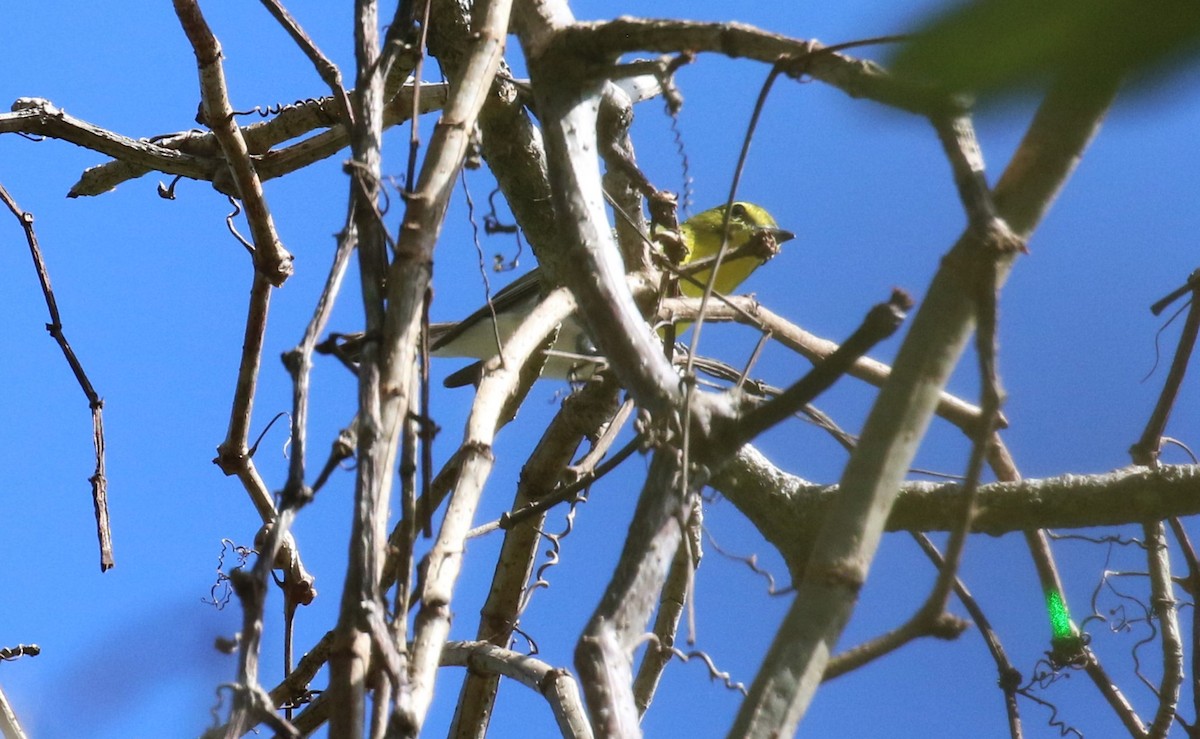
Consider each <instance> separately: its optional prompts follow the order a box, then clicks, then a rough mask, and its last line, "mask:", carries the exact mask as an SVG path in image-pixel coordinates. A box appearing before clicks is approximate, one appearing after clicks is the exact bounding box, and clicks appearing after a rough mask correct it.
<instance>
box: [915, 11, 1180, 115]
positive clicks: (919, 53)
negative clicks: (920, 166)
mask: <svg viewBox="0 0 1200 739" xmlns="http://www.w3.org/2000/svg"><path fill="white" fill-rule="evenodd" d="M1198 47H1200V0H1148V1H1146V2H1136V1H1134V0H979V1H978V2H973V3H970V4H968V5H964V6H961V7H958V8H955V9H953V10H950V11H949V12H947V13H945V14H944V15H942V16H941V17H938V18H936V19H934V20H933V21H931V22H930V23H929V24H928V25H927V26H926V27H925V28H923V29H921V30H920V31H918V32H917V34H916V38H915V39H914V40H913V41H912V42H911V43H910V44H908V45H907V46H905V47H904V48H903V49H901V51H900V52H899V53H898V54H897V55H896V57H895V58H894V59H893V64H892V67H893V69H894V70H895V71H896V72H897V73H898V74H905V75H913V76H917V77H920V78H923V79H928V80H931V81H933V82H935V83H937V84H940V85H943V86H945V87H947V88H949V89H952V90H955V91H972V92H976V93H980V94H987V93H994V92H1003V91H1007V90H1011V89H1015V88H1022V87H1028V86H1030V85H1033V84H1037V83H1039V82H1042V81H1044V80H1046V79H1048V78H1050V77H1051V76H1055V75H1057V74H1060V73H1064V72H1070V73H1073V74H1074V75H1076V76H1082V78H1086V77H1087V76H1089V75H1091V76H1094V77H1096V78H1105V77H1109V76H1111V75H1113V74H1122V73H1126V72H1132V73H1134V74H1135V75H1136V74H1139V73H1144V72H1150V71H1157V69H1156V68H1158V67H1160V66H1169V65H1177V64H1181V63H1184V62H1187V61H1190V60H1191V58H1192V57H1193V56H1194V55H1195V53H1196V51H1197V50H1198Z"/></svg>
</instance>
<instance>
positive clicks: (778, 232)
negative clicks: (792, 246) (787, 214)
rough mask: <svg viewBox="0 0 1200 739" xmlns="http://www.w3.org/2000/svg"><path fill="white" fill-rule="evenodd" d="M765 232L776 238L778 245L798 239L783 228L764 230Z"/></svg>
mask: <svg viewBox="0 0 1200 739" xmlns="http://www.w3.org/2000/svg"><path fill="white" fill-rule="evenodd" d="M763 230H764V231H766V232H767V233H769V234H771V235H772V236H774V237H775V243H776V244H782V243H783V242H785V241H791V240H792V239H794V238H796V234H794V233H792V232H791V231H788V230H787V229H783V228H764V229H763Z"/></svg>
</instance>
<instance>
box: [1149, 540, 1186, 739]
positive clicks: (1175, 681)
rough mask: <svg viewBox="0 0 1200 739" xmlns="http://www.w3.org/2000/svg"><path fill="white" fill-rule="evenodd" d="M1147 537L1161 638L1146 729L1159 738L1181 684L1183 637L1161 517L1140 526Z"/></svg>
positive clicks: (1167, 724)
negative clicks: (1154, 705) (1153, 707)
mask: <svg viewBox="0 0 1200 739" xmlns="http://www.w3.org/2000/svg"><path fill="white" fill-rule="evenodd" d="M1142 530H1143V531H1144V532H1145V537H1146V561H1147V563H1148V564H1149V571H1150V605H1151V608H1152V610H1153V612H1154V616H1155V618H1157V619H1158V625H1159V630H1160V631H1161V639H1162V661H1163V675H1162V681H1161V682H1160V683H1159V685H1158V710H1157V711H1155V713H1154V721H1153V722H1151V724H1150V727H1149V728H1148V729H1147V733H1146V735H1147V736H1148V737H1150V739H1161V738H1162V737H1166V736H1167V732H1169V731H1170V730H1171V722H1172V721H1173V720H1174V719H1175V709H1176V708H1177V707H1178V706H1179V689H1180V687H1181V686H1182V685H1183V639H1182V637H1181V636H1180V633H1179V619H1178V617H1177V613H1176V604H1175V593H1174V588H1175V584H1174V582H1173V579H1172V577H1171V556H1170V554H1171V553H1170V549H1169V546H1168V544H1167V531H1166V527H1165V526H1163V524H1162V522H1161V521H1157V522H1155V523H1147V524H1144V525H1143V526H1142Z"/></svg>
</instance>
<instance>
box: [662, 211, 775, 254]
mask: <svg viewBox="0 0 1200 739" xmlns="http://www.w3.org/2000/svg"><path fill="white" fill-rule="evenodd" d="M725 211H726V206H724V205H719V206H717V207H716V208H709V209H708V210H706V211H704V212H703V213H697V214H696V215H694V216H692V217H691V218H689V219H688V220H687V222H686V223H684V227H685V228H686V229H689V230H691V232H692V234H691V235H692V237H693V239H694V242H693V243H696V244H700V245H707V244H712V243H713V242H714V241H715V246H713V247H712V250H713V251H715V250H716V249H717V248H719V247H720V243H721V237H722V235H723V233H722V229H723V228H724V226H725ZM767 237H770V238H767ZM794 238H796V235H795V234H794V233H792V232H791V231H788V230H786V229H782V228H780V227H779V224H778V223H776V222H775V218H774V217H773V216H772V215H771V214H770V213H768V212H767V209H766V208H763V207H762V206H759V205H755V204H754V203H747V202H741V201H739V202H736V203H734V204H732V205H730V206H729V242H728V243H729V246H728V247H727V248H730V249H736V248H739V247H741V246H744V245H746V244H751V243H754V242H761V243H763V245H764V246H765V248H766V251H767V252H768V253H764V254H763V255H761V258H762V260H763V261H766V260H767V259H770V258H771V257H773V256H775V254H776V253H777V252H778V247H779V245H780V244H782V243H783V242H785V241H790V240H791V239H794ZM699 251H700V252H705V251H708V249H700V250H699ZM705 256H709V254H706V253H698V254H695V255H694V256H693V257H692V258H693V259H695V258H702V257H705Z"/></svg>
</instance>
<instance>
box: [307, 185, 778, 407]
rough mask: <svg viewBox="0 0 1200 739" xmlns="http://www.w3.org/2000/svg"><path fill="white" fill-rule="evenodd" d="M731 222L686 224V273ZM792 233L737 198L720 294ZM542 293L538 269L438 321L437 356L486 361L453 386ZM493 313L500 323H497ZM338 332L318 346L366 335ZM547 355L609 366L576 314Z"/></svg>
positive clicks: (559, 369) (580, 372) (720, 211)
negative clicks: (478, 304)
mask: <svg viewBox="0 0 1200 739" xmlns="http://www.w3.org/2000/svg"><path fill="white" fill-rule="evenodd" d="M724 226H725V206H724V205H721V206H718V207H716V208H710V209H709V210H706V211H704V212H703V213H698V214H696V215H694V216H692V217H691V218H689V219H687V220H686V221H684V222H683V223H682V224H680V227H679V231H680V237H681V240H682V244H683V246H684V248H685V250H686V253H685V254H684V256H683V258H682V260H680V263H679V269H680V270H681V271H682V272H683V273H684V274H685V275H687V274H689V272H688V269H687V268H688V265H693V263H696V262H700V261H701V260H710V259H711V258H712V257H715V256H716V254H717V252H718V251H719V250H720V248H721V241H722V236H723V231H722V229H723V228H724ZM792 238H794V234H792V233H791V232H790V231H785V230H784V229H782V228H780V227H779V225H778V224H777V223H776V222H775V219H774V218H773V217H772V216H771V214H770V213H768V212H767V211H766V210H765V209H764V208H762V207H760V206H758V205H754V204H753V203H745V202H736V203H734V204H733V205H732V206H730V209H729V239H728V243H727V246H726V247H725V254H726V257H725V258H724V259H723V260H722V262H721V266H720V269H718V270H717V279H716V280H715V281H714V283H713V289H714V290H715V291H717V292H719V293H731V292H733V291H734V290H735V289H736V288H737V286H738V285H740V284H741V283H742V282H743V281H744V280H745V279H746V278H747V277H749V276H750V274H751V273H752V272H754V270H756V269H758V268H759V267H760V266H762V265H763V264H765V263H766V261H767V260H768V259H770V258H771V257H773V256H774V255H775V253H776V252H777V247H778V245H779V244H782V243H783V242H785V241H788V240H790V239H792ZM764 247H765V248H764ZM693 266H694V265H693ZM711 272H712V269H711V266H707V267H703V268H701V269H699V271H696V272H695V273H694V274H691V275H690V277H691V279H687V278H683V279H680V281H679V288H680V291H681V292H682V293H683V294H684V295H686V296H688V297H698V296H700V295H701V294H703V292H704V285H705V284H707V282H708V279H709V275H710V274H711ZM541 296H542V285H541V279H540V274H539V271H538V270H537V269H536V268H535V269H533V270H530V271H529V272H528V273H526V274H525V275H523V276H522V277H520V278H518V279H517V280H515V281H514V282H512V283H511V284H510V285H508V286H507V287H505V288H503V289H502V290H500V291H499V292H497V293H496V295H495V297H494V298H492V302H491V305H490V306H487V305H485V306H483V307H482V308H480V309H479V310H477V311H475V312H474V313H472V314H471V315H469V316H467V317H466V318H464V319H463V320H461V321H458V322H457V323H437V324H431V325H430V349H431V351H432V353H433V355H434V356H438V357H474V358H476V359H479V360H481V361H480V362H477V363H475V364H473V365H471V366H469V367H465V368H463V369H461V370H459V371H457V372H454V373H453V374H451V375H450V376H449V377H447V378H446V381H445V385H446V387H460V386H462V385H469V384H472V383H473V382H476V381H477V380H478V379H479V376H480V370H481V368H482V362H483V361H487V360H488V359H490V358H492V357H494V356H496V355H497V354H499V353H500V350H499V348H498V347H497V345H496V341H497V338H499V341H500V344H501V346H503V344H504V342H505V341H507V340H508V337H509V336H511V335H512V333H513V332H514V331H516V330H517V327H518V326H520V325H521V322H522V321H524V320H525V317H526V316H528V315H529V313H530V311H532V310H533V308H534V307H535V306H536V305H537V303H538V301H539V300H540V299H541ZM493 315H494V316H495V324H493V323H492V317H493ZM331 338H332V339H333V341H331V342H327V343H325V344H323V345H322V346H321V347H318V351H325V352H328V353H339V354H342V355H343V356H345V355H346V354H349V353H352V352H353V349H354V348H353V344H354V343H356V342H357V341H358V340H359V337H351V336H348V335H347V336H342V337H339V336H337V335H335V336H334V337H331ZM338 338H341V339H343V342H342V343H341V344H338V343H337V341H336V340H337V339H338ZM547 355H548V356H547V358H546V362H545V365H544V366H543V367H542V373H541V377H544V378H560V379H562V378H568V379H579V380H584V379H587V378H588V377H590V376H591V375H592V374H593V373H594V372H595V371H596V370H597V368H598V367H600V366H602V365H603V358H602V357H600V356H599V355H598V354H597V352H596V349H595V347H594V346H593V344H592V342H591V340H590V339H589V338H588V336H587V332H586V330H585V329H584V327H583V325H582V324H581V322H580V321H579V320H578V319H577V317H574V316H573V317H572V318H571V319H570V320H568V321H566V322H564V324H563V325H562V326H561V327H560V328H559V332H558V337H557V339H556V340H555V343H554V346H553V347H552V348H551V349H550V350H549V351H548V352H547Z"/></svg>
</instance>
